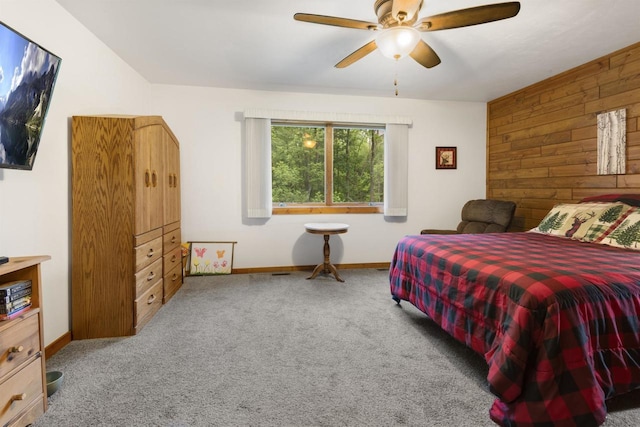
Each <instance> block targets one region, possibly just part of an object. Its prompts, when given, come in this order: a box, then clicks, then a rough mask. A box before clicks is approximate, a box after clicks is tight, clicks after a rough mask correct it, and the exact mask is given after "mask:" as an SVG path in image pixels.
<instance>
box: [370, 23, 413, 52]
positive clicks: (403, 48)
mask: <svg viewBox="0 0 640 427" xmlns="http://www.w3.org/2000/svg"><path fill="white" fill-rule="evenodd" d="M419 41H420V33H419V32H418V30H416V29H415V28H413V27H409V26H397V27H391V28H387V29H385V30H382V31H381V32H380V34H378V37H376V46H377V47H378V49H379V50H380V52H381V53H382V54H383V55H384V56H386V57H387V58H391V59H400V58H404V57H405V56H407V55H409V54H410V53H411V52H412V51H413V49H414V48H415V47H416V45H417V44H418V42H419Z"/></svg>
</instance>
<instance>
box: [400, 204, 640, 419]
mask: <svg viewBox="0 0 640 427" xmlns="http://www.w3.org/2000/svg"><path fill="white" fill-rule="evenodd" d="M619 204H620V203H618V202H615V203H614V204H613V205H612V204H611V203H603V202H596V203H592V204H588V203H587V204H576V205H579V206H577V207H576V206H574V205H571V207H570V208H567V209H566V210H567V211H568V212H569V214H567V215H564V214H562V215H560V214H559V213H560V212H563V211H562V207H560V208H559V209H556V207H554V209H556V210H555V213H554V210H552V211H551V212H549V214H548V215H547V216H546V217H545V220H546V221H547V222H546V223H545V220H543V221H542V222H541V223H540V226H539V227H537V228H536V229H534V230H531V231H528V232H519V233H495V234H458V235H416V236H406V237H404V238H402V239H401V240H400V241H399V242H398V244H397V247H396V250H395V252H394V255H393V259H392V262H391V267H390V271H389V277H390V287H391V294H392V297H393V298H394V299H395V300H396V301H397V302H398V303H400V301H401V300H405V301H409V302H410V303H412V304H413V305H415V306H416V307H417V308H418V309H419V310H421V311H422V312H424V313H425V314H426V315H427V316H429V317H430V318H431V319H432V320H433V321H434V322H436V323H437V324H438V325H440V326H441V327H442V328H443V329H444V330H445V331H446V332H448V333H449V334H450V335H452V336H453V337H454V338H455V339H457V340H458V341H460V342H462V343H464V344H466V345H467V346H469V347H470V348H471V349H473V350H474V351H475V352H477V353H479V354H480V355H482V356H484V358H485V360H486V362H487V364H488V366H489V370H488V377H487V380H488V384H489V388H490V390H491V392H492V393H493V394H494V395H495V396H496V400H495V402H494V404H493V406H492V407H491V408H490V410H489V415H490V417H491V419H492V420H493V421H494V422H495V423H497V424H499V425H502V426H517V427H524V426H531V427H543V426H545V427H549V426H554V427H561V426H562V427H564V426H579V427H589V426H598V425H600V424H602V423H603V422H604V421H605V417H606V414H607V409H606V403H605V401H606V400H607V399H610V398H612V397H613V396H616V395H619V394H623V393H626V392H629V391H631V390H633V389H637V388H640V252H639V251H638V243H639V242H638V240H640V232H639V231H638V229H640V211H638V210H639V209H640V208H638V207H633V206H627V205H626V204H623V207H621V208H619ZM587 206H596V207H598V209H595V211H597V213H593V212H594V211H592V210H589V209H590V207H587ZM612 206H615V210H616V213H617V216H616V217H615V218H612V211H611V210H610V209H611V207H612ZM564 207H566V206H564ZM585 207H586V211H585ZM600 207H601V208H602V209H600ZM572 209H573V210H572ZM580 209H582V211H581V210H580ZM576 212H579V213H576ZM585 212H587V214H588V215H585V214H584V213H585ZM565 213H566V212H565ZM571 213H573V214H574V215H573V216H572V215H571ZM591 213H593V215H591ZM607 213H608V214H607ZM589 215H591V216H589ZM587 217H588V218H587ZM575 218H579V219H580V221H582V220H583V219H584V221H582V222H581V225H584V227H576V226H575V222H576V219H575ZM550 221H551V222H552V224H551V225H553V227H547V226H548V225H549V224H550ZM579 229H582V230H581V231H579ZM577 231H579V232H577ZM633 233H636V234H633ZM634 239H635V240H634Z"/></svg>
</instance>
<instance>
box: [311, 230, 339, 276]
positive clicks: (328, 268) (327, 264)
mask: <svg viewBox="0 0 640 427" xmlns="http://www.w3.org/2000/svg"><path fill="white" fill-rule="evenodd" d="M329 237H330V235H329V234H325V235H324V248H323V254H324V263H322V264H318V266H317V267H316V268H314V269H313V273H311V276H309V277H307V279H315V277H316V276H317V275H318V273H320V272H321V271H322V272H323V273H325V274H333V275H334V276H335V278H336V280H337V281H338V282H344V280H342V278H341V277H340V276H339V275H338V270H336V267H335V266H334V265H333V264H331V256H330V255H331V248H330V247H329Z"/></svg>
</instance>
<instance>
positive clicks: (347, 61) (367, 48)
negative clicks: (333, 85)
mask: <svg viewBox="0 0 640 427" xmlns="http://www.w3.org/2000/svg"><path fill="white" fill-rule="evenodd" d="M377 48H378V46H376V41H375V40H371V41H370V42H369V43H367V44H365V45H364V46H362V47H361V48H360V49H358V50H356V51H355V52H353V53H352V54H351V55H349V56H347V57H346V58H344V59H343V60H342V61H340V62H338V63H337V64H336V68H345V67H348V66H349V65H351V64H353V63H354V62H356V61H358V60H359V59H362V58H364V57H365V56H367V55H368V54H370V53H371V52H373V51H374V50H376V49H377Z"/></svg>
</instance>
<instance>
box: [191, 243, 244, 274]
mask: <svg viewBox="0 0 640 427" xmlns="http://www.w3.org/2000/svg"><path fill="white" fill-rule="evenodd" d="M235 244H236V242H189V247H190V250H189V263H188V268H187V275H189V276H210V275H214V274H231V272H232V270H233V247H234V245H235Z"/></svg>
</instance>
